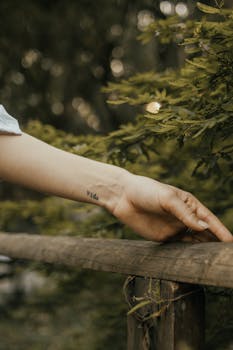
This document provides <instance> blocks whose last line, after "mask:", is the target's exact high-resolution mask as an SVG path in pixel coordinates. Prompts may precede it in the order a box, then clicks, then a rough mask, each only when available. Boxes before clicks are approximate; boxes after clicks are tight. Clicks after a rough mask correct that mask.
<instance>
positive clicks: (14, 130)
mask: <svg viewBox="0 0 233 350" xmlns="http://www.w3.org/2000/svg"><path fill="white" fill-rule="evenodd" d="M0 134H14V135H21V134H22V131H21V130H20V127H19V123H18V121H17V119H15V118H14V117H12V116H11V115H10V114H8V113H7V111H6V110H5V108H4V107H3V105H0Z"/></svg>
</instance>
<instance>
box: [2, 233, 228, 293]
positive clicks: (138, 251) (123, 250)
mask: <svg viewBox="0 0 233 350" xmlns="http://www.w3.org/2000/svg"><path fill="white" fill-rule="evenodd" d="M0 254H3V255H7V256H9V257H12V258H20V259H29V260H35V261H40V262H46V263H54V264H63V265H66V266H73V267H77V268H88V269H92V270H100V271H109V272H118V273H122V274H127V275H135V276H146V277H153V278H157V279H163V280H170V281H179V282H186V283H194V284H204V285H213V286H221V287H229V288H233V244H231V243H215V242H214V243H213V242H211V243H197V244H190V243H165V244H158V243H156V242H151V241H144V240H125V239H121V240H119V239H99V238H74V237H66V236H62V237H61V236H60V237H59V236H57V237H50V236H39V235H29V234H13V233H9V234H8V233H0Z"/></svg>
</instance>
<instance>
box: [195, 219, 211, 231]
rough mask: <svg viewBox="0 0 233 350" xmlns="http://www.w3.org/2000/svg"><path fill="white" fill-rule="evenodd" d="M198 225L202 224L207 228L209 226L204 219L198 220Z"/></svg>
mask: <svg viewBox="0 0 233 350" xmlns="http://www.w3.org/2000/svg"><path fill="white" fill-rule="evenodd" d="M198 225H200V226H201V227H202V228H205V229H206V228H208V227H209V225H208V224H207V222H205V221H202V220H198Z"/></svg>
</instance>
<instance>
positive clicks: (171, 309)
mask: <svg viewBox="0 0 233 350" xmlns="http://www.w3.org/2000/svg"><path fill="white" fill-rule="evenodd" d="M0 254H3V255H7V256H9V257H11V258H16V259H29V260H34V261H40V262H45V263H53V264H62V265H65V266H69V267H75V268H87V269H92V270H99V271H109V272H117V273H121V274H125V275H127V276H128V277H127V280H126V283H125V286H124V290H125V294H126V299H127V301H128V303H129V304H130V305H131V306H132V307H133V306H135V303H136V301H135V300H136V299H137V298H142V299H140V300H144V301H145V304H144V306H143V307H140V308H138V310H135V312H133V313H132V314H130V315H128V345H127V348H128V350H147V349H148V350H154V349H156V350H191V349H192V350H201V349H203V348H204V292H203V289H202V287H201V285H210V286H219V287H226V288H233V244H231V243H216V242H214V243H213V242H211V243H199V244H190V243H164V244H159V243H155V242H150V241H144V240H118V239H96V238H73V237H61V236H60V237H49V236H38V235H29V234H12V233H11V234H7V233H0ZM158 294H159V297H158ZM155 295H157V297H155ZM135 297H136V298H135ZM156 298H157V299H156ZM158 298H159V300H158ZM153 316H154V317H153ZM155 316H158V317H155Z"/></svg>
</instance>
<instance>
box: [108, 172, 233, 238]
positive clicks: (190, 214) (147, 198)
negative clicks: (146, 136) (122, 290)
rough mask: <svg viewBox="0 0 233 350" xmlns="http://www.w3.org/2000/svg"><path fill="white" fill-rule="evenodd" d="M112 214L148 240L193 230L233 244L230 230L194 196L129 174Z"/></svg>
mask: <svg viewBox="0 0 233 350" xmlns="http://www.w3.org/2000/svg"><path fill="white" fill-rule="evenodd" d="M112 214H113V215H115V216H116V217H117V218H118V219H119V220H120V221H122V222H123V223H125V224H127V225H128V226H129V227H131V228H132V229H133V230H134V231H135V232H137V233H138V234H140V235H141V236H143V237H145V238H147V239H149V240H154V241H165V240H168V239H170V238H172V237H173V236H175V235H177V234H180V233H181V236H184V235H183V233H182V232H185V229H187V228H190V229H192V230H194V231H198V232H199V234H200V235H203V236H209V234H210V233H212V234H214V236H215V237H216V238H218V239H219V240H221V241H225V242H233V236H232V234H231V233H230V231H229V230H228V229H227V228H226V227H225V226H224V225H223V224H222V223H221V221H220V220H219V219H218V218H217V217H216V216H215V215H214V214H213V213H212V212H211V211H210V210H209V209H207V208H206V207H205V206H204V205H203V204H202V203H201V202H200V201H199V200H198V199H197V198H196V197H194V196H193V195H192V194H191V193H189V192H186V191H183V190H181V189H179V188H176V187H174V186H171V185H166V184H163V183H161V182H158V181H155V180H153V179H150V178H147V177H143V176H138V175H133V174H130V173H127V175H126V176H125V178H124V190H123V192H122V194H121V198H119V200H118V203H117V204H116V205H115V207H114V208H113V210H112ZM206 234H207V235H206ZM204 240H206V239H203V238H201V239H200V241H204Z"/></svg>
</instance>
